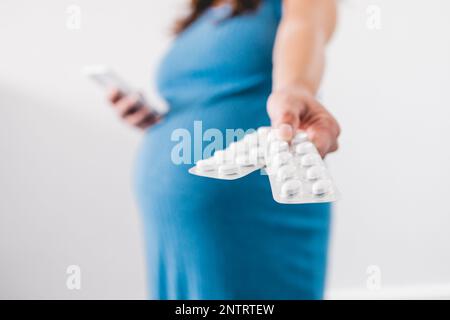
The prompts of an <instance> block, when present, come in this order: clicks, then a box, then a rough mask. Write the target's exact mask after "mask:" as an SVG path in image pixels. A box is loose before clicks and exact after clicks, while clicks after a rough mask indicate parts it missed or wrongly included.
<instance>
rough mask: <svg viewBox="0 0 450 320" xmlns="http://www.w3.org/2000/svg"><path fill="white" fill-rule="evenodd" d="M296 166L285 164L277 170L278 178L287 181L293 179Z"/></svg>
mask: <svg viewBox="0 0 450 320" xmlns="http://www.w3.org/2000/svg"><path fill="white" fill-rule="evenodd" d="M295 170H296V169H295V166H293V165H292V164H288V165H285V166H283V167H281V168H280V169H279V170H278V171H277V180H278V181H286V180H289V179H292V178H293V177H294V175H295Z"/></svg>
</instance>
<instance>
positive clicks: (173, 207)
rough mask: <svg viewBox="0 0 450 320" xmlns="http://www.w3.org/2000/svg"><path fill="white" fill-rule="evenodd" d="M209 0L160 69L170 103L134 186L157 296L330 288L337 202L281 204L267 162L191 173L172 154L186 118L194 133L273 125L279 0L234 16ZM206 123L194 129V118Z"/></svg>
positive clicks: (294, 295) (286, 294)
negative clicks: (249, 168) (226, 175)
mask: <svg viewBox="0 0 450 320" xmlns="http://www.w3.org/2000/svg"><path fill="white" fill-rule="evenodd" d="M229 13H230V8H229V7H228V6H227V5H224V6H221V7H215V8H211V9H209V10H208V11H207V12H206V13H204V14H203V15H202V16H201V17H200V18H199V19H198V20H197V21H196V22H195V23H194V24H193V25H191V26H190V27H189V28H188V30H186V31H185V32H183V33H182V34H181V35H179V36H178V38H177V39H176V40H175V41H174V43H173V45H172V47H171V49H170V50H169V51H168V53H167V54H166V56H165V57H164V59H163V61H162V63H161V65H160V69H159V72H158V81H157V82H158V87H159V91H160V93H161V95H162V96H163V97H164V98H165V99H167V101H168V103H169V104H170V108H171V111H170V113H169V114H168V115H167V117H166V118H165V119H164V120H163V121H162V122H160V123H158V124H157V125H155V126H154V127H152V128H150V129H149V130H148V131H147V132H146V133H145V136H144V139H143V142H142V145H141V148H140V151H139V154H138V157H137V163H136V171H135V187H136V194H137V200H138V205H139V208H140V210H141V212H142V217H143V225H144V234H145V242H146V257H147V270H148V273H147V275H148V288H149V295H150V298H151V299H321V298H322V296H323V289H324V280H325V270H326V256H327V247H328V234H329V223H330V221H329V220H330V205H329V204H307V205H281V204H278V203H276V202H275V201H274V200H273V198H272V194H271V190H270V185H269V181H268V178H267V176H264V175H261V174H260V173H259V172H254V173H253V174H251V175H249V176H247V177H244V178H241V179H238V180H234V181H223V180H215V179H207V178H202V177H198V176H193V175H190V174H189V173H188V169H189V168H190V167H191V165H189V164H175V163H174V162H173V161H172V158H171V155H172V151H173V148H174V146H175V145H177V144H178V143H179V141H173V140H174V139H173V136H172V133H173V132H174V131H176V130H177V129H180V128H181V129H184V130H187V131H186V132H189V133H190V135H191V138H192V153H191V155H190V156H191V161H193V162H194V161H196V160H198V158H199V157H201V154H200V155H199V154H198V152H197V151H195V150H193V149H194V144H195V142H194V141H193V140H195V139H197V143H198V139H200V142H199V143H201V144H202V145H203V147H205V146H206V145H207V144H209V143H210V142H209V141H202V140H204V139H202V138H201V134H200V138H199V131H198V129H199V127H198V124H199V123H200V124H201V132H203V133H204V132H205V131H206V130H207V129H209V128H216V129H218V130H221V131H222V132H224V133H225V130H226V129H227V128H231V129H232V128H242V129H244V130H246V129H249V128H258V127H260V126H263V125H269V124H270V122H269V119H268V116H267V113H266V100H267V98H268V95H269V94H270V92H271V81H272V79H271V73H272V62H271V61H272V49H273V45H274V38H275V34H276V30H277V26H278V23H279V20H280V17H281V3H280V1H279V0H265V1H262V3H261V5H260V7H259V8H258V10H257V11H256V12H253V13H250V14H246V15H242V16H238V17H236V18H232V19H225V20H224V18H226V17H227V15H228V14H229ZM195 121H201V122H197V128H196V130H197V131H196V133H195V134H194V122H195Z"/></svg>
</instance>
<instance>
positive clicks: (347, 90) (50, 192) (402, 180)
mask: <svg viewBox="0 0 450 320" xmlns="http://www.w3.org/2000/svg"><path fill="white" fill-rule="evenodd" d="M182 2H183V1H182V0H170V1H167V0H166V1H137V0H135V1H128V2H127V5H126V6H125V5H124V2H122V1H116V2H112V1H106V0H95V1H87V0H79V1H73V2H71V1H56V0H45V1H39V2H35V1H17V0H15V1H12V0H3V1H2V2H0V40H1V48H0V133H1V135H0V155H1V160H0V194H1V201H0V298H144V297H145V273H144V270H145V269H144V258H143V254H142V253H143V246H142V236H141V230H140V223H139V215H138V213H137V211H136V208H135V205H134V203H133V196H132V193H131V190H130V184H131V181H130V180H131V179H130V173H131V167H132V162H133V157H134V151H135V148H136V146H137V143H138V142H139V134H138V133H137V132H135V131H133V130H131V129H128V128H126V127H124V126H122V125H121V124H120V123H119V122H118V121H117V120H116V119H115V116H114V115H113V114H112V112H110V111H111V110H108V106H107V104H106V103H105V101H104V97H103V96H102V94H101V92H100V91H98V90H97V88H95V87H94V86H93V85H92V84H91V83H89V82H88V81H87V80H86V79H84V78H83V76H82V75H81V74H80V68H81V67H82V66H83V65H85V64H91V63H105V64H110V65H113V66H114V67H115V69H117V70H118V71H119V72H120V73H121V74H123V75H124V76H125V77H126V78H127V79H128V80H130V82H132V83H133V84H134V85H135V86H137V87H141V88H144V89H145V90H146V91H147V92H149V91H150V88H151V84H152V79H151V73H152V71H153V70H154V67H155V65H156V63H157V61H158V57H159V56H160V55H161V54H162V52H163V51H164V49H165V48H166V46H167V44H168V41H169V37H168V34H169V26H170V23H171V21H172V19H173V18H174V16H175V15H176V13H177V12H180V10H181V9H182V7H181V6H180V3H182ZM70 4H76V5H78V6H80V8H81V10H82V16H81V17H82V20H81V29H80V30H70V29H68V28H67V27H66V19H67V14H66V8H67V7H68V6H69V5H70ZM369 4H375V5H378V6H379V7H380V9H381V23H382V25H381V29H380V30H371V29H369V28H367V26H366V19H367V14H366V8H367V6H368V5H369ZM449 10H450V3H449V2H448V1H445V0H430V1H425V0H415V1H411V0H409V1H408V0H395V1H393V0H391V1H389V0H378V1H375V0H373V1H366V0H347V1H343V2H342V3H341V18H340V25H339V30H338V33H337V35H336V37H335V39H334V41H333V43H332V45H331V47H330V51H329V62H328V70H327V74H326V77H325V81H324V88H323V91H324V101H325V103H326V104H327V105H328V106H329V108H330V109H331V110H332V111H333V112H334V113H335V114H336V116H337V117H338V119H339V120H340V122H341V124H342V127H343V134H342V139H341V150H340V151H339V153H338V154H336V155H333V156H331V157H330V158H329V161H328V162H329V165H330V167H331V169H332V172H333V175H334V176H335V179H336V180H337V182H338V184H339V186H340V189H341V192H342V194H343V199H342V201H340V202H339V203H338V205H337V210H336V212H335V215H334V226H333V235H332V240H331V256H330V263H329V270H330V274H329V281H328V287H329V289H330V292H332V293H333V292H334V293H336V292H339V290H341V289H342V290H344V289H345V290H347V289H348V288H358V287H360V288H362V289H363V290H366V289H365V286H366V278H367V274H366V269H367V267H368V266H369V265H377V266H379V267H380V270H381V279H382V285H383V286H384V285H386V286H397V285H400V286H401V285H421V286H427V285H428V284H442V283H450V250H449V243H450V233H449V232H448V230H447V229H448V227H449V226H450V205H449V204H448V202H447V201H446V196H447V193H448V191H449V189H450V188H449V186H448V181H449V180H450V170H449V167H448V163H449V160H450V151H449V147H448V145H449V144H448V141H447V138H448V137H450V126H449V125H448V124H449V118H450V109H449V107H450V90H449V83H450V60H449V59H448V57H449V56H450V41H449V39H450V38H449V36H448V30H450V20H448V18H447V12H448V11H449ZM70 264H76V265H80V266H81V268H82V276H83V277H82V290H80V291H69V290H67V288H66V286H65V280H66V274H65V269H66V267H67V266H68V265H70ZM346 292H348V291H346ZM331 296H332V297H339V295H333V294H332V295H331Z"/></svg>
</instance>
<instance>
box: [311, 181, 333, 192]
mask: <svg viewBox="0 0 450 320" xmlns="http://www.w3.org/2000/svg"><path fill="white" fill-rule="evenodd" d="M330 190H331V181H330V180H328V179H324V180H318V181H316V182H314V183H313V185H312V193H313V194H315V195H323V194H325V193H328V192H330Z"/></svg>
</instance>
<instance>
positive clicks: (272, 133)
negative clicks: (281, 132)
mask: <svg viewBox="0 0 450 320" xmlns="http://www.w3.org/2000/svg"><path fill="white" fill-rule="evenodd" d="M280 140H281V139H280V138H279V137H278V132H277V130H276V129H272V130H270V132H269V133H268V135H267V143H272V142H275V141H280Z"/></svg>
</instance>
